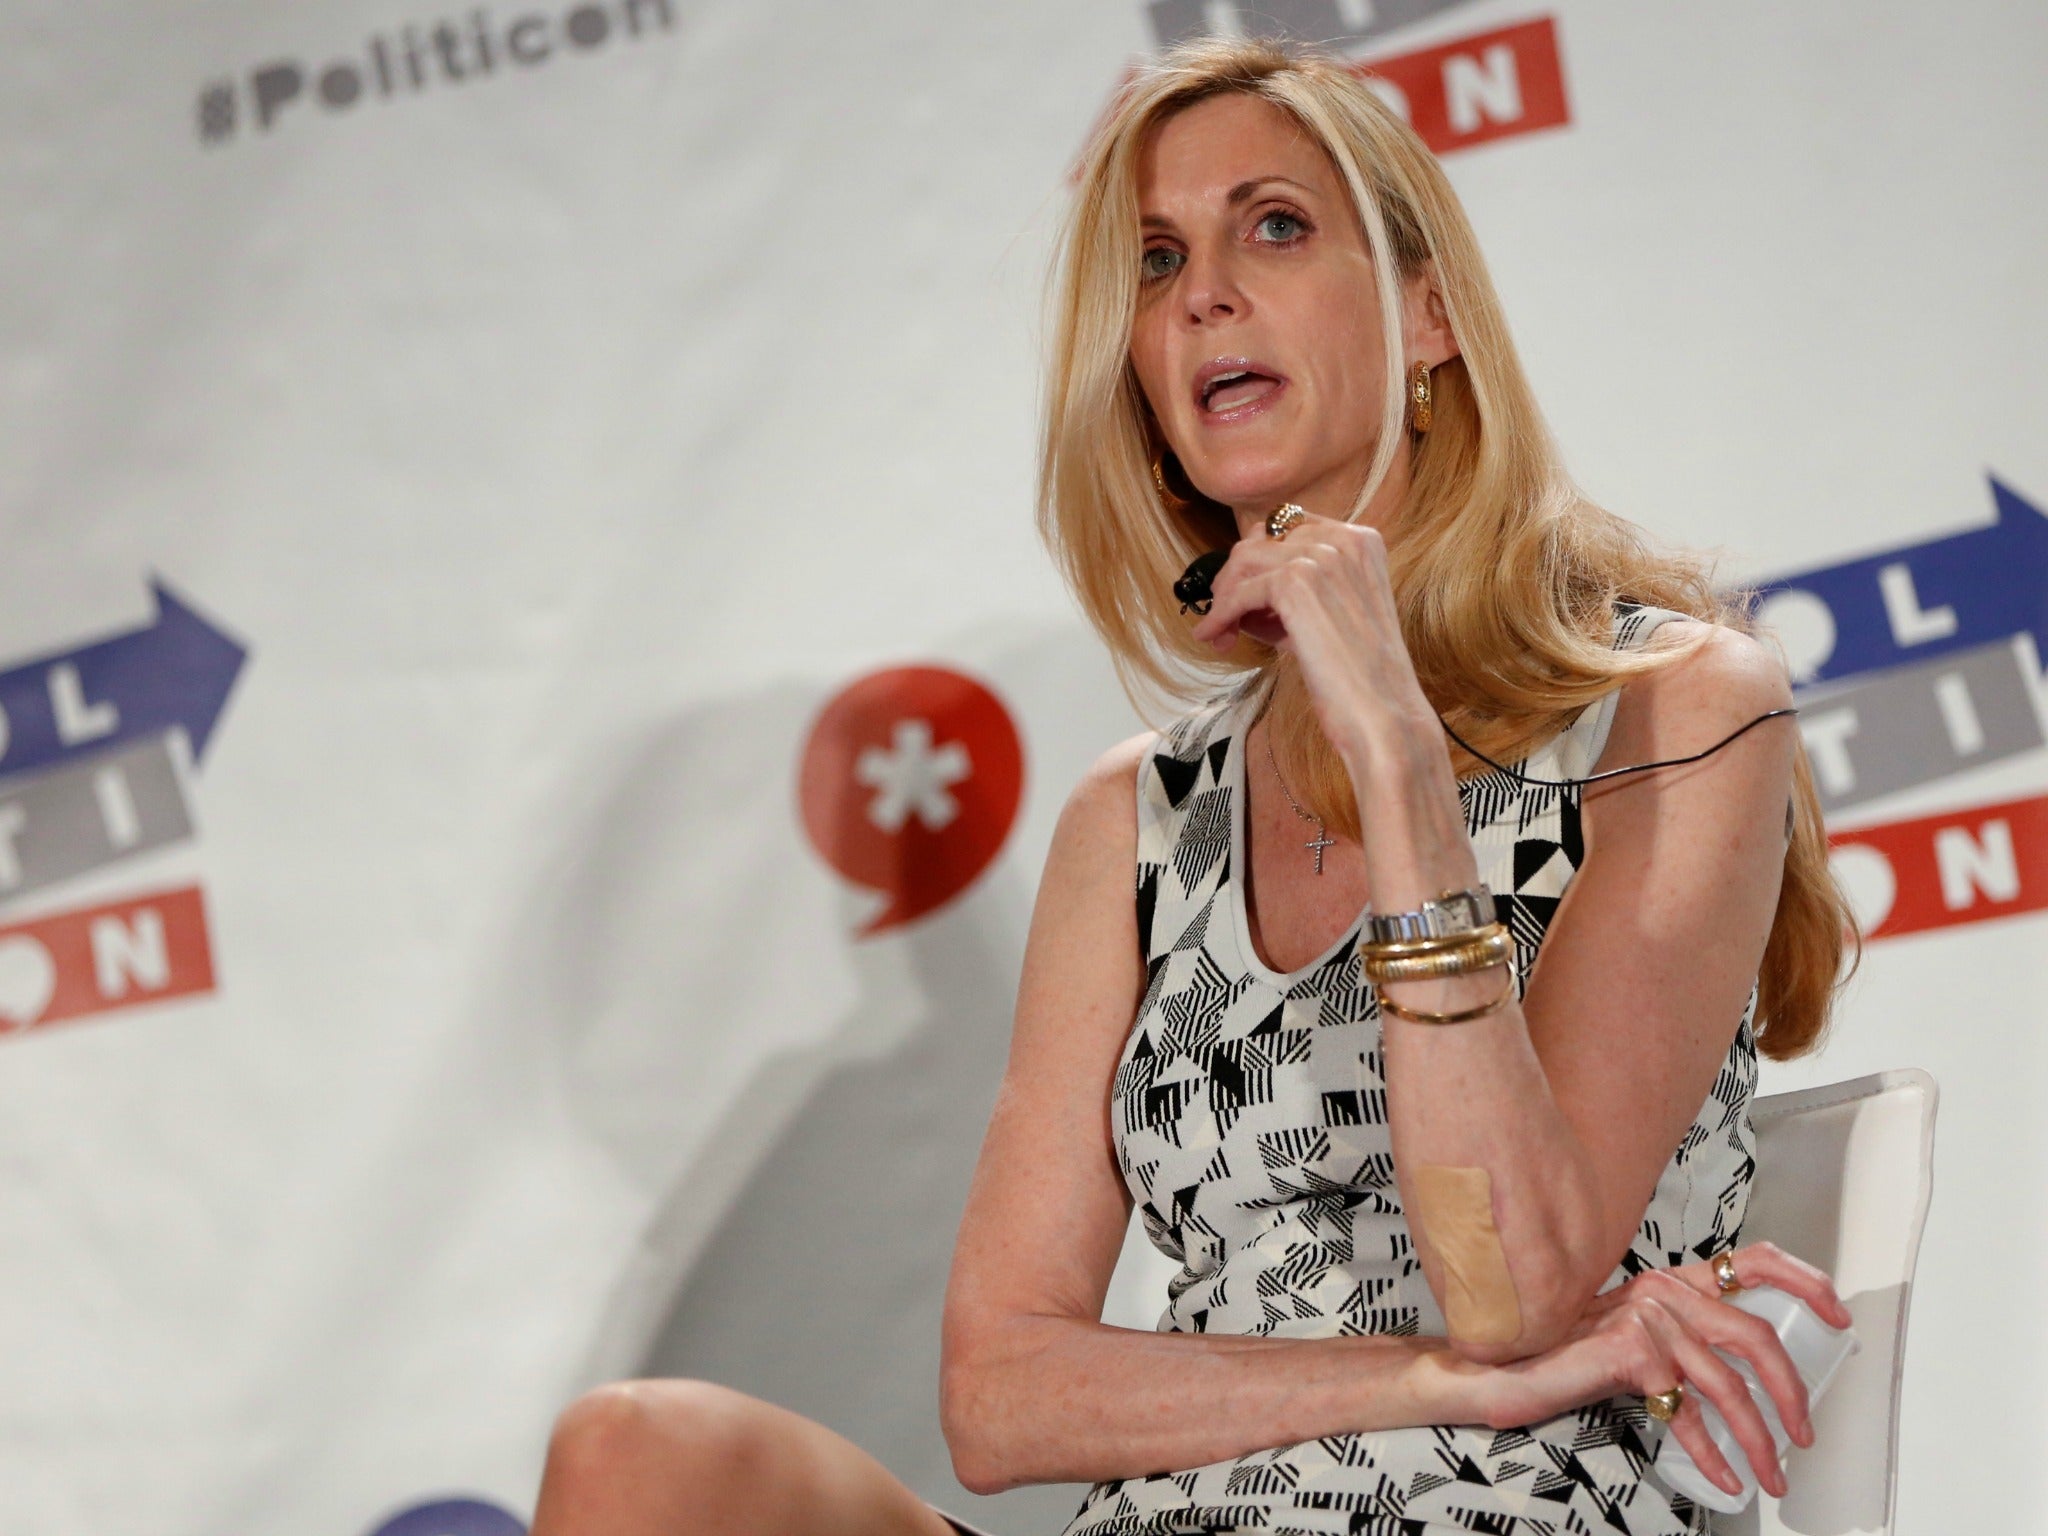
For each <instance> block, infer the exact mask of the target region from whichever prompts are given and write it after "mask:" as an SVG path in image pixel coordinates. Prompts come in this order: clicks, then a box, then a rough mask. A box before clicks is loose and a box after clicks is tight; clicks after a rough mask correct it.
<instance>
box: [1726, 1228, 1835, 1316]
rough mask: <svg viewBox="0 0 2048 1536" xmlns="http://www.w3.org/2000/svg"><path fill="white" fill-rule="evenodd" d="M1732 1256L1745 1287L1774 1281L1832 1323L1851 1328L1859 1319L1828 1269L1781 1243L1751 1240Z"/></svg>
mask: <svg viewBox="0 0 2048 1536" xmlns="http://www.w3.org/2000/svg"><path fill="white" fill-rule="evenodd" d="M1729 1258H1730V1260H1731V1261H1733V1263H1734V1265H1735V1278H1736V1279H1738V1280H1740V1281H1741V1282H1742V1284H1743V1286H1744V1288H1748V1287H1750V1286H1757V1285H1774V1286H1776V1287H1777V1288H1778V1289H1779V1290H1781V1291H1789V1292H1790V1293H1791V1294H1792V1295H1794V1296H1797V1297H1798V1298H1799V1299H1800V1300H1801V1301H1803V1302H1805V1303H1806V1304H1807V1305H1808V1306H1809V1307H1811V1308H1813V1310H1814V1311H1815V1312H1818V1313H1819V1314H1820V1317H1821V1321H1823V1322H1825V1323H1827V1324H1829V1325H1830V1326H1831V1327H1835V1328H1847V1327H1848V1326H1849V1325H1850V1324H1851V1323H1853V1322H1854V1321H1855V1319H1854V1318H1853V1317H1851V1316H1850V1315H1849V1309H1848V1308H1847V1307H1845V1306H1843V1305H1842V1298H1841V1295H1840V1294H1839V1293H1838V1292H1837V1291H1836V1290H1835V1282H1834V1280H1833V1279H1832V1278H1830V1277H1829V1275H1828V1273H1827V1271H1826V1270H1823V1269H1819V1268H1816V1267H1815V1266H1814V1265H1812V1264H1809V1263H1807V1262H1806V1261H1805V1260H1804V1259H1801V1258H1795V1257H1794V1256H1793V1255H1791V1254H1789V1253H1787V1252H1785V1250H1784V1249H1782V1248H1780V1247H1778V1246H1777V1244H1775V1243H1751V1244H1750V1245H1749V1246H1748V1247H1747V1248H1738V1249H1736V1250H1735V1251H1734V1252H1733V1253H1732V1254H1730V1255H1729Z"/></svg>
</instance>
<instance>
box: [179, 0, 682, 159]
mask: <svg viewBox="0 0 2048 1536" xmlns="http://www.w3.org/2000/svg"><path fill="white" fill-rule="evenodd" d="M675 25H676V18H675V8H674V0H611V3H609V4H597V3H594V0H585V3H582V4H578V5H574V6H571V7H570V8H568V9H567V10H563V11H559V12H547V11H534V10H525V11H519V12H516V13H512V14H509V15H504V14H499V13H496V12H493V11H490V10H487V9H478V10H472V11H469V12H467V13H465V14H464V15H462V16H461V17H459V18H449V17H441V18H437V19H434V20H431V21H426V20H423V21H416V22H406V23H403V24H401V25H399V26H396V27H392V28H389V29H386V30H385V31H381V32H377V33H373V34H372V35H371V36H370V37H368V38H366V39H365V40H364V41H363V43H362V44H361V45H360V46H359V47H358V48H356V49H354V50H353V51H351V52H348V53H345V54H343V55H341V56H339V57H335V58H329V59H326V60H323V61H321V62H318V63H311V62H308V61H307V60H305V59H296V58H287V59H271V60H269V61H268V62H266V63H263V64H259V65H257V66H256V67H255V68H253V69H251V70H249V71H248V73H247V74H246V75H245V76H241V77H228V78H224V79H219V80H214V81H210V82H208V83H207V84H206V85H205V86H204V87H203V88H202V89H201V90H200V92H199V112H198V128H199V139H200V142H201V143H203V144H210V145H212V144H223V143H226V142H227V141H229V140H231V139H233V138H235V137H236V136H237V134H240V133H244V132H254V133H258V134H269V133H272V132H275V131H277V130H278V129H280V128H281V127H283V126H285V125H286V124H288V123H289V122H291V121H292V120H294V119H316V118H319V117H323V116H325V117H333V116H338V115H340V114H343V113H346V112H349V111H352V110H353V109H354V108H356V107H358V106H360V105H362V104H363V103H365V102H370V101H377V102H391V101H396V100H400V99H403V98H406V97H412V96H418V95H420V94H422V93H423V92H426V91H432V90H439V89H442V88H444V87H449V86H458V85H465V84H468V85H474V84H481V83H483V82H486V81H489V80H491V79H493V78H494V77H497V76H518V75H522V74H525V73H528V72H530V71H532V70H534V69H536V68H538V67H539V66H541V65H543V64H547V63H549V62H550V61H552V60H554V59H558V58H562V57H565V56H568V55H573V54H589V53H596V52H598V51H600V50H602V49H605V48H607V47H609V46H611V45H613V44H615V43H620V42H628V43H630V42H637V41H639V40H640V39H642V38H644V37H649V36H654V35H657V34H660V33H666V32H673V31H674V30H675Z"/></svg>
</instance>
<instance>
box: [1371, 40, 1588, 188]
mask: <svg viewBox="0 0 2048 1536" xmlns="http://www.w3.org/2000/svg"><path fill="white" fill-rule="evenodd" d="M1354 67H1355V68H1356V70H1357V72H1358V73H1359V74H1361V75H1363V76H1365V77H1366V78H1367V79H1368V80H1371V81H1373V82H1374V83H1375V84H1376V85H1377V86H1378V88H1379V89H1380V91H1381V92H1382V94H1384V95H1386V96H1388V97H1389V98H1391V100H1392V104H1393V105H1394V106H1395V107H1396V108H1397V109H1399V110H1400V112H1401V114H1402V115H1403V116H1404V117H1406V118H1407V119H1408V122H1409V124H1410V125H1411V126H1412V127H1413V128H1414V129H1415V131H1416V133H1418V134H1420V135H1421V137H1422V141H1423V143H1425V144H1427V145H1428V146H1429V147H1430V148H1431V149H1432V150H1434V151H1435V152H1436V153H1437V154H1439V155H1442V154H1448V153H1449V152H1450V151H1452V150H1455V149H1469V148H1471V147H1472V146H1473V145H1475V144H1485V143H1487V142H1489V141H1490V140H1493V139H1506V138H1512V137H1514V136H1515V135H1517V134H1523V133H1534V132H1535V131H1536V130H1538V129H1539V128H1558V127H1562V126H1563V125H1564V124H1566V123H1568V122H1570V121H1571V113H1570V110H1569V108H1568V107H1567V106H1566V104H1565V96H1564V65H1563V63H1562V62H1561V61H1560V59H1559V57H1558V51H1557V24H1556V22H1554V21H1553V20H1552V19H1551V18H1550V17H1548V16H1542V17H1539V18H1537V19H1536V20H1535V21H1525V22H1521V23H1519V24H1517V25H1515V26H1512V27H1502V28H1500V29H1499V30H1497V31H1493V32H1477V33H1474V34H1473V35H1472V36H1470V37H1461V38H1459V39H1458V40H1457V41H1455V42H1450V43H1442V44H1439V45H1438V46H1437V47H1434V48H1423V49H1419V50H1417V51H1416V52H1414V53H1403V54H1397V55H1396V56H1395V57H1393V58H1390V59H1374V60H1371V61H1369V62H1366V63H1362V64H1358V65H1356V66H1354Z"/></svg>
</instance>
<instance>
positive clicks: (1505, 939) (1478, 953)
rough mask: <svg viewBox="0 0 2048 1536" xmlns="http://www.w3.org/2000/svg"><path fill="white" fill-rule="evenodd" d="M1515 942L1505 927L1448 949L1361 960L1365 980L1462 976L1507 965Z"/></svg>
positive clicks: (1513, 951)
mask: <svg viewBox="0 0 2048 1536" xmlns="http://www.w3.org/2000/svg"><path fill="white" fill-rule="evenodd" d="M1514 953H1515V941H1514V939H1513V938H1512V937H1510V936H1509V934H1508V932H1507V930H1506V929H1501V930H1500V931H1498V932H1495V933H1489V934H1487V935H1486V936H1485V937H1484V938H1478V939H1468V940H1466V942H1464V943H1463V944H1459V945H1455V946H1453V947H1451V948H1448V949H1437V950H1430V951H1427V952H1425V953H1423V954H1419V955H1378V954H1368V955H1366V956H1365V957H1364V959H1363V961H1362V966H1363V969H1364V971H1365V978H1366V980H1368V981H1373V982H1380V981H1426V980H1428V979H1429V978H1431V977H1435V976H1463V975H1465V974H1466V973H1467V972H1469V971H1483V970H1487V969H1488V968H1490V967H1492V966H1496V965H1506V964H1507V963H1508V962H1509V961H1510V960H1511V959H1513V958H1514Z"/></svg>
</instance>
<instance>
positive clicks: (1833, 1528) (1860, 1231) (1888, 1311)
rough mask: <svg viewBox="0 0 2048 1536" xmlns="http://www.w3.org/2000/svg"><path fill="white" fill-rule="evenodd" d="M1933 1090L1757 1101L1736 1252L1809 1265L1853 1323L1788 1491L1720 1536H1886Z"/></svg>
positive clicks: (1806, 1093)
mask: <svg viewBox="0 0 2048 1536" xmlns="http://www.w3.org/2000/svg"><path fill="white" fill-rule="evenodd" d="M1935 1098H1936V1093H1935V1086H1934V1079H1933V1078H1931V1077H1929V1076H1928V1075H1927V1074H1926V1073H1925V1072H1922V1071H1920V1070H1918V1069H1917V1068H1905V1069H1903V1070H1900V1071H1896V1072H1879V1073H1877V1074H1875V1075H1874V1076H1871V1077H1859V1078H1854V1079H1852V1080H1850V1081H1848V1082H1845V1083H1831V1084H1829V1085H1827V1086H1826V1087H1823V1088H1808V1089H1803V1090H1801V1091H1800V1092H1797V1093H1777V1094H1771V1095H1769V1096H1767V1097H1764V1098H1760V1099H1758V1100H1757V1101H1756V1105H1755V1117H1756V1132H1757V1151H1756V1161H1757V1168H1756V1179H1755V1183H1754V1184H1753V1185H1752V1186H1751V1191H1750V1199H1749V1213H1748V1215H1747V1216H1746V1217H1745V1218H1744V1221H1743V1224H1742V1240H1743V1241H1744V1242H1745V1243H1753V1242H1762V1241H1769V1242H1773V1243H1776V1244H1777V1245H1778V1246H1779V1247H1780V1248H1783V1249H1784V1250H1785V1251H1786V1252H1787V1253H1793V1254H1797V1255H1798V1256H1799V1257H1800V1258H1802V1259H1806V1260H1808V1261H1809V1262H1811V1263H1814V1264H1818V1265H1819V1266H1820V1267H1821V1268H1822V1269H1825V1270H1826V1271H1827V1272H1828V1273H1829V1274H1830V1275H1832V1276H1833V1277H1834V1280H1835V1286H1836V1289H1837V1290H1839V1291H1840V1292H1841V1295H1842V1300H1843V1301H1844V1302H1845V1303H1846V1304H1847V1305H1848V1308H1849V1311H1850V1312H1851V1313H1852V1314H1853V1315H1854V1317H1855V1319H1856V1336H1857V1338H1858V1340H1859V1341H1860V1342H1861V1344H1862V1348H1861V1350H1860V1351H1859V1352H1858V1353H1856V1354H1854V1355H1851V1356H1850V1357H1849V1359H1848V1361H1847V1362H1846V1363H1845V1364H1844V1365H1843V1366H1842V1369H1841V1371H1840V1373H1839V1374H1838V1375H1837V1376H1836V1377H1835V1380H1834V1384H1833V1385H1832V1386H1831V1387H1829V1388H1828V1393H1827V1396H1826V1397H1825V1398H1823V1399H1822V1400H1821V1404H1820V1406H1819V1408H1817V1409H1816V1410H1815V1411H1814V1415H1813V1431H1814V1444H1813V1447H1812V1449H1810V1450H1800V1449H1798V1448H1797V1447H1794V1448H1793V1450H1792V1452H1791V1454H1790V1455H1789V1456H1788V1457H1787V1458H1786V1461H1785V1481H1786V1483H1787V1484H1788V1485H1789V1488H1790V1490H1791V1491H1790V1492H1789V1493H1787V1494H1786V1496H1785V1498H1784V1500H1783V1501H1782V1502H1781V1501H1779V1500H1776V1499H1772V1498H1770V1497H1768V1496H1765V1495H1759V1496H1758V1498H1757V1499H1756V1501H1755V1502H1754V1503H1752V1504H1751V1505H1750V1507H1749V1508H1748V1509H1747V1510H1745V1511H1744V1512H1743V1513H1741V1514H1739V1515H1716V1516H1715V1517H1714V1527H1713V1528H1714V1530H1715V1531H1716V1532H1719V1533H1723V1536H1780V1533H1787V1536H1790V1533H1797V1536H1823V1533H1825V1536H1890V1532H1891V1528H1892V1496H1893V1487H1894V1481H1895V1475H1896V1470H1897V1459H1898V1445H1899V1386H1900V1379H1901V1370H1902V1368H1903V1366H1904V1364H1905V1354H1906V1310H1907V1303H1908V1301H1909V1300H1910V1299H1911V1294H1912V1289H1913V1266H1914V1264H1915V1262H1916V1261H1917V1260H1918V1258H1919V1256H1920V1229H1921V1227H1922V1226H1923V1225H1924V1224H1925V1223H1926V1220H1927V1200H1928V1195H1929V1192H1930V1190H1931V1189H1932V1187H1933V1158H1934V1108H1935Z"/></svg>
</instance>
